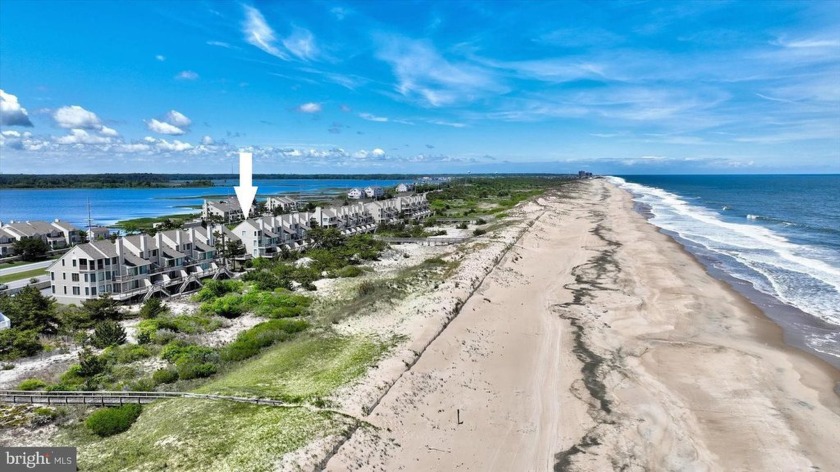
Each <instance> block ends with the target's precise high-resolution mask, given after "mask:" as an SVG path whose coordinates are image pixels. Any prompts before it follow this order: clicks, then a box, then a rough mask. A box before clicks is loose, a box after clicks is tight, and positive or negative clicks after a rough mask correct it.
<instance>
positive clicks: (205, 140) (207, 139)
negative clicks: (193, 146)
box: [201, 136, 216, 146]
mask: <svg viewBox="0 0 840 472" xmlns="http://www.w3.org/2000/svg"><path fill="white" fill-rule="evenodd" d="M215 142H216V141H214V140H213V138H211V137H210V136H205V137H203V138H201V144H203V145H205V146H210V145H212V144H214V143H215Z"/></svg>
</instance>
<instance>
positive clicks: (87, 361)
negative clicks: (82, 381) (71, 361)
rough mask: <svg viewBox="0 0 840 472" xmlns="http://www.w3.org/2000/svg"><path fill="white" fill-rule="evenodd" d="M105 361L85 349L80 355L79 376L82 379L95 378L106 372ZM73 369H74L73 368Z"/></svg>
mask: <svg viewBox="0 0 840 472" xmlns="http://www.w3.org/2000/svg"><path fill="white" fill-rule="evenodd" d="M105 366H106V362H105V359H103V358H101V357H99V356H97V355H96V354H94V353H92V352H90V349H88V348H85V349H84V350H83V351H82V352H80V353H79V364H78V367H79V368H78V371H77V373H78V375H79V376H80V377H85V378H89V377H93V376H94V375H97V374H101V373H102V372H104V371H105ZM71 368H72V367H71Z"/></svg>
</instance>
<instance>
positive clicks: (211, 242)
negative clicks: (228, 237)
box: [207, 225, 216, 246]
mask: <svg viewBox="0 0 840 472" xmlns="http://www.w3.org/2000/svg"><path fill="white" fill-rule="evenodd" d="M207 245H208V246H215V245H216V237H215V236H213V225H207Z"/></svg>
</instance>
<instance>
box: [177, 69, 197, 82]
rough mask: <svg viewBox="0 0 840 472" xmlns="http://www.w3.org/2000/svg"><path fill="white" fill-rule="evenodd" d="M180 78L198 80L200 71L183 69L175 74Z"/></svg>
mask: <svg viewBox="0 0 840 472" xmlns="http://www.w3.org/2000/svg"><path fill="white" fill-rule="evenodd" d="M175 78H176V79H178V80H198V73H196V72H194V71H191V70H182V71H181V72H178V75H176V76H175Z"/></svg>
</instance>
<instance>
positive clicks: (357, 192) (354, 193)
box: [347, 188, 365, 200]
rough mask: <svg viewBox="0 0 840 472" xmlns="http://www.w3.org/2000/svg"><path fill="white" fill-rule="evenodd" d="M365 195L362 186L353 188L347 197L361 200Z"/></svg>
mask: <svg viewBox="0 0 840 472" xmlns="http://www.w3.org/2000/svg"><path fill="white" fill-rule="evenodd" d="M364 196H365V192H364V190H362V189H360V188H351V189H350V191H349V192H347V198H349V199H351V200H359V199H361V198H362V197H364Z"/></svg>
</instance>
